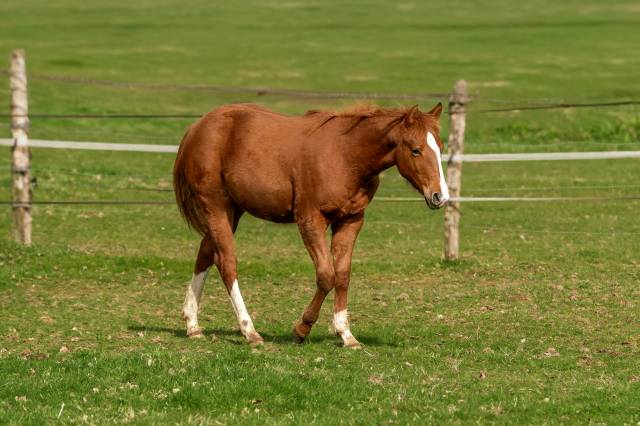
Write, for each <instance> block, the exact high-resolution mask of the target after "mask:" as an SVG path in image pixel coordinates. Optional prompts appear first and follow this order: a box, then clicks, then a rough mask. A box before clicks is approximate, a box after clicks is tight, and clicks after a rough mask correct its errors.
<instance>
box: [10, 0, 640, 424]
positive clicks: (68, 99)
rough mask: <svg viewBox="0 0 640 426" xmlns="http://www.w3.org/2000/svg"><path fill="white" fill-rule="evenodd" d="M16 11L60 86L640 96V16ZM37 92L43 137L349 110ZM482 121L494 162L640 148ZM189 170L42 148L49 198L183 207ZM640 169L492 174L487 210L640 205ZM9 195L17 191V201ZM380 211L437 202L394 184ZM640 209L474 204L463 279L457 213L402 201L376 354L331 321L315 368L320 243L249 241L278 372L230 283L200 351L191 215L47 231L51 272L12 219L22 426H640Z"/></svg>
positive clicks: (634, 137) (366, 6)
mask: <svg viewBox="0 0 640 426" xmlns="http://www.w3.org/2000/svg"><path fill="white" fill-rule="evenodd" d="M0 12H1V13H2V14H3V16H11V19H7V20H5V22H4V24H3V26H2V28H0V52H5V53H6V54H7V56H8V53H9V51H10V49H12V48H14V47H24V48H26V49H27V54H28V70H29V72H30V73H31V74H32V75H34V76H37V75H39V74H55V75H70V76H82V77H92V78H99V79H112V80H118V81H138V82H147V83H180V84H182V83H186V84H213V85H228V86H273V87H282V88H300V89H315V90H331V91H333V90H349V91H378V92H432V91H438V92H439V91H447V90H449V88H450V87H451V86H452V84H453V82H454V81H455V80H456V79H458V78H466V79H467V80H469V82H470V88H471V91H472V92H473V93H474V94H475V95H476V100H475V101H474V104H473V105H472V106H471V108H477V109H479V108H488V107H499V106H502V105H505V104H504V103H498V102H495V101H490V100H491V99H506V100H511V101H512V102H507V104H506V105H512V104H519V102H521V101H523V100H531V99H546V100H549V99H551V100H579V101H585V102H588V101H592V100H599V99H627V98H637V97H638V96H640V88H639V86H638V85H637V69H638V66H639V65H640V63H639V59H638V56H637V54H636V51H637V45H638V42H639V41H640V35H639V34H640V33H638V31H637V30H636V27H637V26H638V24H640V16H639V13H640V9H639V8H638V6H637V5H636V4H635V2H631V1H629V2H616V3H615V4H604V3H603V4H601V3H600V2H563V3H557V2H553V3H552V2H543V1H538V0H537V1H534V2H529V3H527V5H521V6H518V7H514V6H513V4H512V3H511V2H501V1H498V0H493V1H492V2H490V3H489V5H485V6H483V7H480V6H472V5H471V4H469V3H467V2H454V3H451V2H449V3H435V2H429V3H417V2H416V3H411V2H404V3H393V2H375V3H373V5H372V4H371V3H369V2H367V3H365V2H360V3H349V4H344V3H342V2H315V3H303V2H284V3H283V2H275V1H255V2H243V3H238V4H231V3H215V4H213V5H211V4H210V2H204V1H202V2H190V3H189V6H188V7H186V6H185V5H183V4H176V3H175V2H169V1H154V2H151V1H145V0H135V1H129V2H122V3H119V4H117V5H116V4H114V3H109V4H107V3H104V4H98V3H95V4H94V3H87V4H82V5H79V4H77V2H70V1H69V2H66V1H59V2H42V1H35V0H27V1H22V2H17V1H12V2H5V3H3V4H1V5H0ZM29 87H30V106H31V111H32V112H34V113H54V112H60V113H65V112H69V113H71V112H90V113H103V112H105V113H117V112H126V113H129V112H136V113H185V112H196V113H200V112H204V111H207V110H209V109H210V108H212V107H214V106H216V105H218V104H221V103H226V102H232V101H258V102H261V103H263V104H265V105H268V106H270V107H273V108H275V109H278V110H280V111H284V112H290V113H299V112H301V111H304V110H305V109H307V108H317V107H322V108H336V107H340V106H342V105H344V104H346V103H347V101H333V100H309V99H307V100H303V101H301V100H292V99H288V98H285V97H278V96H265V97H251V96H246V95H241V94H224V95H223V94H220V93H215V92H206V91H192V92H189V91H160V92H156V91H151V90H143V89H135V90H133V89H123V88H113V87H100V86H82V85H74V84H66V83H54V82H49V81H43V80H39V79H37V78H35V77H34V78H31V79H30V82H29ZM6 95H7V89H6V87H4V88H0V96H2V97H6ZM385 104H387V105H399V102H398V101H393V102H392V101H389V102H385ZM427 106H428V103H425V107H427ZM468 118H469V121H468V132H467V148H468V151H469V152H510V151H569V150H600V149H638V147H639V146H640V140H639V138H638V134H639V133H640V125H639V123H640V119H639V117H638V113H637V110H636V109H634V108H618V109H602V110H560V111H554V112H527V113H525V112H521V113H509V114H469V117H468ZM188 122H189V120H135V121H134V120H109V121H97V120H74V121H62V120H44V119H33V120H32V130H31V135H32V136H33V137H37V138H46V139H68V140H96V141H115V142H138V143H167V144H177V143H178V141H179V139H180V136H181V134H182V132H183V130H184V128H185V126H186V125H187V124H188ZM5 124H6V123H5ZM443 124H445V132H444V134H446V123H443ZM3 129H5V130H6V132H8V127H2V128H0V131H5V130H3ZM6 132H5V133H6ZM172 162H173V156H172V155H170V154H142V153H118V152H101V153H96V152H88V151H87V152H82V151H60V150H44V149H34V150H33V174H34V176H36V177H37V178H38V183H37V186H36V188H35V189H34V197H35V199H36V200H56V199H82V200H93V199H95V200H116V199H118V200H121V199H131V200H134V199H145V200H171V198H172V194H171V192H170V191H169V189H170V186H171V183H170V171H171V167H172ZM639 164H640V163H639V162H638V160H615V161H613V160H612V161H575V162H547V163H526V162H514V163H484V164H465V165H464V174H463V195H468V196H488V195H507V196H516V195H520V196H549V195H553V196H555V195H566V196H585V197H591V196H611V195H619V196H633V195H637V194H638V189H639V185H640V184H638V175H639V170H640V168H639ZM9 188H10V176H9V169H8V166H7V164H6V163H5V165H4V166H3V165H1V164H0V200H7V199H9V198H10V191H9ZM379 195H380V196H399V197H404V196H413V195H414V193H413V192H412V190H411V189H410V188H409V186H408V185H407V184H406V183H405V182H404V181H403V180H402V179H401V178H400V177H399V176H398V175H397V173H396V172H395V171H393V170H391V171H389V172H385V174H384V176H383V178H382V185H381V189H380V191H379ZM639 207H640V201H610V202H597V201H590V202H580V203H576V202H563V203H492V204H483V203H469V204H464V205H463V206H462V225H461V251H462V258H461V260H460V261H458V262H455V263H445V262H442V261H441V253H442V212H431V211H428V210H427V209H426V208H425V206H424V204H423V203H414V202H404V203H403V202H382V201H374V203H373V204H372V205H371V207H370V208H369V210H368V211H367V223H366V225H365V228H364V230H363V231H362V234H361V237H360V239H359V242H358V246H357V248H356V253H355V257H354V266H353V280H352V286H351V291H350V305H349V306H350V319H351V322H352V329H353V332H354V334H355V335H356V337H358V338H359V340H360V341H361V342H362V343H363V344H364V349H363V350H361V351H350V350H344V349H342V348H340V347H339V346H338V343H339V339H338V338H336V337H335V336H333V335H331V333H330V332H329V329H328V326H329V322H330V321H329V320H330V317H331V300H328V301H327V303H326V304H325V306H324V308H323V311H322V313H321V317H320V321H319V323H318V324H317V325H316V327H315V328H314V330H313V331H312V334H311V336H310V338H309V340H308V342H307V343H305V344H304V345H302V346H298V345H295V344H293V343H292V339H291V337H290V330H291V328H292V325H293V323H294V322H295V321H296V320H298V319H299V317H300V315H301V313H302V310H303V309H304V307H305V306H306V304H307V303H308V301H309V300H310V299H311V296H312V294H313V291H314V286H315V284H314V278H313V268H312V266H311V262H310V260H309V259H308V256H307V255H306V253H305V250H304V248H303V245H302V243H301V241H300V237H299V236H298V234H297V231H296V229H295V227H294V226H285V225H276V224H270V223H266V222H262V221H259V220H256V219H253V218H251V217H244V218H243V220H242V222H241V224H240V227H239V229H238V233H237V244H236V245H237V251H238V256H239V274H240V283H241V286H242V289H243V295H244V297H245V300H246V302H247V305H248V308H249V310H250V312H251V313H252V315H253V316H254V320H255V324H256V327H257V328H258V330H259V331H260V332H261V333H262V335H263V336H264V337H265V340H266V342H267V343H266V345H265V346H264V348H260V349H253V348H250V347H249V346H248V345H246V344H245V343H244V342H243V339H242V338H241V336H240V334H239V332H238V330H237V326H236V324H235V319H234V316H233V312H232V308H231V306H230V303H229V302H228V297H227V295H226V292H225V290H224V289H223V286H222V285H221V284H220V280H219V279H218V277H217V274H212V275H211V278H210V279H209V281H208V283H207V286H206V288H205V295H204V307H203V309H202V311H201V325H203V326H204V328H205V334H206V339H203V340H201V341H191V340H187V339H186V338H185V336H184V324H183V322H182V321H181V320H180V318H179V311H180V308H181V302H182V300H183V297H184V290H185V287H186V283H187V280H188V279H189V277H190V274H191V269H192V264H193V261H194V256H195V252H196V249H197V244H198V239H197V237H196V236H195V235H194V234H192V233H190V232H189V231H187V229H186V225H185V224H184V223H183V222H182V221H181V220H180V218H179V215H178V213H177V210H176V208H175V207H173V206H101V207H96V206H45V205H42V206H36V207H35V208H34V245H33V247H31V248H23V247H19V246H17V245H15V244H14V243H12V242H10V226H11V223H10V221H11V216H10V210H9V209H8V208H7V209H6V210H5V214H3V215H0V313H1V315H2V322H1V323H0V423H3V424H4V423H9V424H24V423H31V424H41V423H55V422H56V421H57V422H60V423H91V424H103V423H108V422H118V423H120V422H133V423H143V424H145V423H150V424H158V423H162V424H165V423H181V424H191V423H193V424H236V423H242V424H264V423H267V424H300V423H317V424H335V423H345V424H371V423H398V424H407V423H413V424H429V423H431V424H439V423H464V424H467V423H509V424H512V423H524V424H560V423H568V424H584V423H598V424H625V423H626V424H636V423H638V422H640V397H639V395H640V375H639V374H640V373H639V372H638V363H639V362H640V348H639V345H640V335H639V334H638V330H639V329H640V328H639V326H640V322H639V320H638V318H640V315H639V314H638V313H639V312H640V311H639V309H638V296H640V293H639V291H638V286H637V283H638V282H639V281H640V273H639V272H638V271H639V268H638V267H639V266H640V261H639V255H640V238H639V236H640V226H639V225H638V221H637V212H638V208H639ZM551 348H553V349H551ZM61 349H62V351H61ZM63 404H64V408H63V409H62V407H63ZM61 409H62V410H61Z"/></svg>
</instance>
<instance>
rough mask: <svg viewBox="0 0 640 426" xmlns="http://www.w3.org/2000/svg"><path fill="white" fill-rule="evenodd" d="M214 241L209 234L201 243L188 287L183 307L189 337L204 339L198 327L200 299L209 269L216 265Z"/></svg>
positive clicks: (183, 316) (183, 317)
mask: <svg viewBox="0 0 640 426" xmlns="http://www.w3.org/2000/svg"><path fill="white" fill-rule="evenodd" d="M214 256H215V254H214V250H213V241H212V240H211V237H210V236H209V234H207V235H205V236H204V237H203V238H202V241H201V242H200V249H199V250H198V257H197V259H196V264H195V266H194V271H193V276H192V278H191V282H190V283H189V285H188V287H187V294H186V295H185V298H184V304H183V306H182V319H183V320H185V321H186V323H187V337H191V338H198V337H202V336H203V334H202V329H201V328H200V326H199V325H198V310H199V309H200V299H201V297H202V288H203V287H204V282H205V279H206V278H207V273H208V272H209V268H210V267H211V265H213V263H214Z"/></svg>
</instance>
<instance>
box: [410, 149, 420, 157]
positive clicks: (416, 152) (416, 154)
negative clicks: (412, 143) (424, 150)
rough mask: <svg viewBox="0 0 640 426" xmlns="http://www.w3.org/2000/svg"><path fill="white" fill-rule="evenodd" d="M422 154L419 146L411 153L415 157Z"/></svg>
mask: <svg viewBox="0 0 640 426" xmlns="http://www.w3.org/2000/svg"><path fill="white" fill-rule="evenodd" d="M420 154H421V152H420V149H418V148H413V149H412V150H411V155H413V156H414V157H417V156H419V155H420Z"/></svg>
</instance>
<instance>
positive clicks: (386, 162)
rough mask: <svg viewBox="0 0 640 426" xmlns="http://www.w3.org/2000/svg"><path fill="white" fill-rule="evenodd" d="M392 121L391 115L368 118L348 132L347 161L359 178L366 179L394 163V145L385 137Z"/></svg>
mask: <svg viewBox="0 0 640 426" xmlns="http://www.w3.org/2000/svg"><path fill="white" fill-rule="evenodd" d="M392 121H393V118H392V117H384V116H383V117H372V118H368V119H366V123H361V124H360V125H358V126H357V127H356V128H354V129H353V130H352V131H351V132H349V135H348V139H349V140H348V141H347V143H348V144H349V146H350V147H351V149H349V150H346V155H347V157H348V158H347V162H348V163H349V165H350V166H351V167H352V170H353V171H354V172H356V173H357V174H358V178H359V179H361V180H363V181H368V180H370V179H372V178H374V177H376V176H378V175H379V174H380V173H381V172H382V171H383V170H386V169H388V168H389V167H392V166H393V165H395V163H396V161H395V146H393V145H392V144H390V143H389V141H388V137H387V134H388V132H389V125H390V123H391V122H392Z"/></svg>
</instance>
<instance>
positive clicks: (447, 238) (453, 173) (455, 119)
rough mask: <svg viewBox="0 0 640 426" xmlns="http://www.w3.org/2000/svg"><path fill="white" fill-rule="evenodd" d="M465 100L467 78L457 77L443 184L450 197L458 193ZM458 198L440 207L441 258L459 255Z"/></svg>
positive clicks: (453, 258) (450, 101)
mask: <svg viewBox="0 0 640 426" xmlns="http://www.w3.org/2000/svg"><path fill="white" fill-rule="evenodd" d="M467 102H468V97H467V82H466V81H465V80H458V81H457V82H456V84H455V86H454V88H453V93H451V96H450V97H449V141H448V146H449V150H448V151H449V160H448V162H447V185H448V186H449V194H450V196H451V198H453V199H454V200H455V199H457V198H458V197H460V187H461V177H462V153H463V151H464V127H465V105H466V103H467ZM459 222H460V202H459V201H450V202H449V203H448V204H447V206H446V207H445V211H444V259H445V260H456V259H458V256H459V244H458V240H459V237H460V233H459V229H458V224H459Z"/></svg>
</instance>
